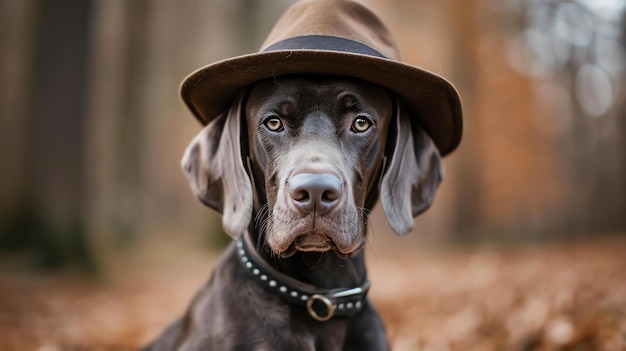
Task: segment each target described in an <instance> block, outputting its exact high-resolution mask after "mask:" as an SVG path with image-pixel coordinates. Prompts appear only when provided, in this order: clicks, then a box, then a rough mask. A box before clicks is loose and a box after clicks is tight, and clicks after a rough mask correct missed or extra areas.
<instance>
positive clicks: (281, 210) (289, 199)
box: [183, 76, 442, 257]
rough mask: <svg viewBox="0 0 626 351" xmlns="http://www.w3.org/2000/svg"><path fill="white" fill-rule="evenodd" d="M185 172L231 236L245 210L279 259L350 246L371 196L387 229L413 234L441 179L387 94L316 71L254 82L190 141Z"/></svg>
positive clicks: (418, 134) (431, 151) (431, 154)
mask: <svg viewBox="0 0 626 351" xmlns="http://www.w3.org/2000/svg"><path fill="white" fill-rule="evenodd" d="M183 169H184V170H185V172H186V174H187V176H188V178H189V181H190V183H191V186H192V189H193V190H194V193H195V194H196V195H197V196H198V197H199V198H200V200H201V201H202V202H204V203H205V204H207V205H208V206H209V207H211V208H213V209H215V210H217V211H219V212H221V213H222V215H223V224H224V228H225V229H226V231H227V232H228V233H229V234H230V235H232V236H238V235H240V234H241V233H242V232H243V231H244V230H246V228H247V227H248V226H249V224H250V223H251V221H252V215H253V212H254V213H255V214H256V218H255V220H254V222H255V225H256V228H257V230H258V231H259V232H260V233H262V234H263V236H264V239H265V241H266V244H267V245H268V247H269V248H270V249H271V250H272V251H273V252H274V253H276V254H280V255H281V256H283V257H286V256H290V255H292V254H293V253H295V252H296V251H329V250H333V251H334V252H335V253H336V254H337V255H339V256H341V257H345V256H347V255H350V254H351V253H354V252H356V251H357V250H358V249H359V248H360V247H362V245H363V243H364V241H365V235H366V223H367V215H368V213H369V211H370V209H371V208H372V207H373V206H374V204H375V202H376V200H377V199H378V195H379V193H380V195H381V199H382V205H383V209H384V212H385V214H386V216H387V219H388V221H389V224H390V225H391V227H392V229H393V230H394V231H395V232H396V233H397V234H400V235H404V234H406V233H408V232H410V231H411V229H412V227H413V217H415V216H417V215H418V214H420V213H421V212H423V211H425V210H426V209H427V208H428V207H429V206H430V204H431V202H432V200H433V197H434V194H435V190H436V188H437V186H438V184H439V182H440V181H441V177H442V167H441V160H440V156H439V152H438V150H437V148H436V147H435V146H434V144H433V142H432V141H431V140H430V138H429V137H428V135H427V134H426V133H425V132H424V131H423V130H422V129H421V128H420V127H419V125H418V124H417V123H416V122H415V121H414V120H413V119H412V118H411V117H410V116H409V114H408V111H407V109H406V108H405V107H404V106H403V102H402V101H400V99H398V98H397V97H396V96H395V94H393V93H391V92H389V91H388V90H386V89H385V88H382V87H379V86H376V85H373V84H370V83H366V82H363V81H360V80H357V79H352V78H344V77H325V76H287V77H279V78H277V79H269V80H266V81H261V82H258V83H256V84H255V85H253V86H252V87H250V89H249V90H248V91H247V92H246V93H242V95H241V96H240V97H238V98H237V100H236V101H235V103H234V104H233V106H232V108H231V109H230V111H228V112H226V113H224V114H223V115H221V116H220V117H219V118H217V119H215V120H214V121H213V122H211V123H210V124H208V125H207V126H206V127H205V128H204V129H203V130H202V131H201V132H200V134H198V136H197V137H196V138H195V139H194V140H193V141H192V142H191V144H190V145H189V147H188V148H187V151H186V152H185V156H184V158H183Z"/></svg>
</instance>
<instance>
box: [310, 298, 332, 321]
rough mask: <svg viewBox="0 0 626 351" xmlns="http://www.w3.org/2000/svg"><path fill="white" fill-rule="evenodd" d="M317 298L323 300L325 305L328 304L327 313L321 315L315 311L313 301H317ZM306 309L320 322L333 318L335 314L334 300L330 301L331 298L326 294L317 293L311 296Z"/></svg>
mask: <svg viewBox="0 0 626 351" xmlns="http://www.w3.org/2000/svg"><path fill="white" fill-rule="evenodd" d="M315 300H319V301H322V302H323V303H324V305H326V308H327V309H328V314H327V315H325V316H320V315H318V314H317V313H316V312H315V310H314V309H313V302H315ZM306 309H307V311H308V312H309V315H310V316H311V317H313V319H315V320H318V321H320V322H325V321H327V320H329V319H331V318H332V317H333V314H334V313H335V306H333V303H332V301H330V299H329V298H327V297H326V296H324V295H318V294H315V295H313V296H311V297H309V299H308V300H307V302H306Z"/></svg>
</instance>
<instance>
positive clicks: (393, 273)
mask: <svg viewBox="0 0 626 351" xmlns="http://www.w3.org/2000/svg"><path fill="white" fill-rule="evenodd" d="M368 254H369V270H370V277H371V280H372V282H373V287H372V290H371V293H370V296H371V298H372V299H373V301H374V303H375V305H376V306H377V308H378V309H379V311H380V313H381V315H382V316H383V319H384V320H385V322H386V325H387V331H388V335H389V339H390V343H391V344H392V348H393V350H396V351H404V350H430V351H452V350H519V351H523V350H528V351H530V350H575V351H585V350H607V351H612V350H615V351H620V350H626V238H624V236H622V238H621V239H619V238H617V239H616V238H610V239H607V238H604V239H599V240H593V241H590V240H585V241H575V242H568V243H564V242H561V243H551V244H544V245H524V246H522V247H519V246H518V247H510V246H509V247H506V248H503V247H494V246H491V247H484V246H483V247H472V248H467V247H465V248H454V249H449V248H448V249H442V248H437V249H433V250H426V249H421V250H417V251H416V250H412V251H408V250H406V251H405V250H402V249H398V250H384V252H376V253H375V254H371V252H370V253H368ZM213 262H214V258H210V257H209V258H207V253H206V252H202V251H200V250H196V251H193V250H191V251H186V252H185V253H184V254H182V253H181V252H174V253H173V252H172V250H167V249H166V248H161V249H157V250H152V251H151V252H150V254H149V255H148V254H146V255H133V256H132V257H131V258H129V257H122V258H119V257H118V258H116V259H115V260H114V261H113V262H111V264H109V269H108V270H107V274H105V275H104V276H103V277H102V278H99V279H97V280H94V279H86V278H84V277H81V276H80V275H78V274H72V273H62V274H59V273H56V274H46V275H44V274H41V273H32V272H30V273H28V272H23V271H16V270H15V269H11V268H10V266H7V265H6V264H5V266H3V267H2V270H1V273H0V350H4V351H27V350H28V351H31V350H34V351H60V350H134V349H136V348H137V347H138V346H139V345H142V344H143V343H145V342H147V341H148V340H149V339H151V338H153V337H154V336H155V335H156V334H158V333H159V332H160V331H161V330H162V328H163V327H164V326H165V325H166V324H167V323H168V322H169V321H171V320H173V319H174V318H175V317H176V316H179V315H180V314H181V313H182V312H183V311H184V309H185V306H186V305H187V304H188V302H189V300H190V299H191V297H192V295H193V293H194V292H195V291H196V290H197V289H198V288H199V287H200V286H201V285H202V283H203V282H204V281H206V279H207V277H208V274H209V272H210V270H211V266H212V264H213Z"/></svg>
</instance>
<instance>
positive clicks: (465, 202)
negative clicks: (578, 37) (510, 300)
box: [447, 0, 482, 240]
mask: <svg viewBox="0 0 626 351" xmlns="http://www.w3.org/2000/svg"><path fill="white" fill-rule="evenodd" d="M447 6H449V7H450V9H449V10H448V11H447V13H448V14H450V20H449V23H450V25H452V26H453V27H454V28H453V30H452V31H451V33H453V34H455V35H454V36H453V38H452V46H453V47H454V48H455V50H454V51H455V55H454V57H453V60H454V61H453V62H452V67H454V69H455V72H454V76H453V77H451V80H452V81H453V82H454V84H455V85H456V86H457V88H458V90H459V91H460V92H461V99H462V102H463V140H462V141H461V145H460V146H459V148H458V150H457V151H456V152H455V157H456V159H457V162H458V164H457V165H456V167H457V168H458V169H459V170H462V174H460V175H457V176H456V179H457V182H458V183H457V184H456V186H455V189H457V194H456V200H457V201H456V206H457V209H456V211H455V212H456V219H455V221H454V223H455V226H456V227H455V228H453V230H452V233H451V234H452V235H453V236H456V237H457V238H458V239H461V238H463V240H470V239H471V237H468V236H473V235H476V234H477V232H478V230H479V229H480V225H481V224H480V219H481V216H482V214H481V205H482V201H481V196H480V194H481V189H480V179H479V177H480V174H479V170H480V162H481V160H480V150H479V147H478V140H479V138H480V133H479V131H480V129H479V123H480V120H479V118H480V116H478V115H477V113H476V104H475V101H476V99H477V98H478V96H477V94H476V91H477V89H476V72H477V71H478V68H477V66H478V64H477V62H476V60H477V59H478V58H477V53H476V51H475V50H476V46H477V42H478V39H479V35H480V33H479V28H478V23H477V21H476V17H475V16H474V14H475V13H476V6H477V4H476V2H475V1H474V0H469V1H459V2H450V3H447Z"/></svg>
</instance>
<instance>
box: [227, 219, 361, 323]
mask: <svg viewBox="0 0 626 351" xmlns="http://www.w3.org/2000/svg"><path fill="white" fill-rule="evenodd" d="M237 253H238V255H239V261H240V262H241V265H242V267H243V268H244V270H245V271H246V272H247V273H248V274H249V275H250V277H252V280H254V281H255V282H256V283H257V284H258V285H260V286H261V287H262V288H263V289H265V291H267V292H269V293H270V294H273V295H276V296H278V297H280V298H281V299H283V300H285V301H287V302H289V303H291V304H294V305H298V306H304V307H306V309H307V312H308V313H309V315H310V316H311V317H312V318H314V319H316V320H318V321H322V322H323V321H327V320H329V319H331V318H333V317H350V316H353V315H355V314H356V313H358V312H359V311H360V310H361V309H362V308H363V305H364V304H365V298H366V296H367V292H368V290H369V287H370V282H369V280H367V279H366V280H365V282H364V283H363V284H362V285H360V286H357V287H354V288H349V289H345V288H339V289H321V288H318V287H316V286H314V285H311V284H307V283H304V282H302V281H299V280H296V279H294V278H292V277H290V276H288V275H285V274H283V273H281V272H279V271H277V270H276V269H274V268H272V267H271V266H270V265H269V264H268V263H267V262H266V261H265V260H264V259H263V258H262V257H261V256H260V255H259V254H258V252H257V251H256V250H255V249H254V246H253V245H252V242H251V239H250V234H249V233H248V232H247V231H246V232H245V233H244V234H243V235H241V236H240V237H239V239H237Z"/></svg>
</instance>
